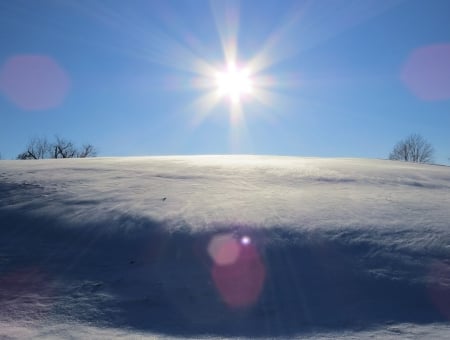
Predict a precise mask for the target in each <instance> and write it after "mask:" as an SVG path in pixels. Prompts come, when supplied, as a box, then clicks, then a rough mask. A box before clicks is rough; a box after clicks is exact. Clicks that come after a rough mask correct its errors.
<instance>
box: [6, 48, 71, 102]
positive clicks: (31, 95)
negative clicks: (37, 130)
mask: <svg viewBox="0 0 450 340" xmlns="http://www.w3.org/2000/svg"><path fill="white" fill-rule="evenodd" d="M69 87H70V81H69V77H68V76H67V74H66V72H65V71H64V70H63V69H62V67H61V66H59V65H58V63H57V62H56V61H55V60H53V59H52V58H50V57H47V56H44V55H16V56H13V57H11V58H9V59H8V60H7V61H6V62H5V64H4V65H3V66H2V68H1V69H0V90H1V91H2V92H3V93H4V95H5V96H6V97H7V98H9V100H11V101H12V102H13V103H14V104H15V105H17V106H18V107H19V108H21V109H23V110H27V111H38V110H46V109H51V108H55V107H58V106H60V105H61V104H62V102H63V101H64V98H65V97H66V95H67V92H68V90H69Z"/></svg>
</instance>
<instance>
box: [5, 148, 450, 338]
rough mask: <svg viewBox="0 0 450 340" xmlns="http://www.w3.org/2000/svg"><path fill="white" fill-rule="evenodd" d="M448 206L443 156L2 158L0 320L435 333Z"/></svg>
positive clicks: (136, 329) (102, 327)
mask: <svg viewBox="0 0 450 340" xmlns="http://www.w3.org/2000/svg"><path fill="white" fill-rule="evenodd" d="M449 207H450V169H449V168H448V167H444V166H430V165H417V164H408V163H401V162H391V161H381V160H356V159H314V158H294V157H263V156H191V157H151V158H104V159H101V158H99V159H83V160H46V161H1V162H0V223H1V227H0V305H1V308H0V326H1V328H0V329H1V330H0V334H3V335H6V336H18V337H21V336H42V337H48V336H49V335H55V334H58V335H60V336H79V337H85V336H87V335H86V334H89V336H94V337H111V336H123V334H122V333H121V332H124V331H125V332H126V334H128V335H133V334H134V335H137V334H139V335H140V336H145V335H152V336H160V337H164V336H169V337H176V336H179V337H186V336H190V337H205V336H208V337H215V336H218V337H224V336H226V337H228V336H230V337H274V336H280V337H293V336H305V335H306V336H315V335H317V336H318V335H320V334H322V336H324V334H328V335H330V334H331V335H330V336H331V337H336V336H343V337H344V336H345V334H350V333H348V332H353V333H351V334H354V333H355V332H356V333H357V334H359V335H358V336H359V337H361V336H369V335H370V334H372V335H373V334H379V335H380V334H381V333H377V332H385V333H382V334H381V335H380V336H392V335H402V334H403V335H404V334H407V332H408V331H410V330H411V329H413V330H414V329H415V330H417V328H419V329H421V331H420V332H421V333H420V332H419V333H420V334H422V335H424V334H427V336H433V337H439V336H441V337H443V338H444V337H445V334H447V335H448V332H449V327H448V326H449V320H450V307H449V306H450V228H449V227H450V209H449ZM58 325H59V326H58ZM61 325H63V326H61ZM64 325H65V326H64ZM55 327H56V328H55ZM58 327H59V328H58ZM89 327H91V328H89ZM108 330H109V332H108ZM27 332H28V333H27ZM105 332H106V333H105ZM83 334H84V335H83Z"/></svg>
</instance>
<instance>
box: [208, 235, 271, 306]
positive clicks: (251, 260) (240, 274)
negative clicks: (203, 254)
mask: <svg viewBox="0 0 450 340" xmlns="http://www.w3.org/2000/svg"><path fill="white" fill-rule="evenodd" d="M208 252H209V254H210V256H211V257H212V259H213V264H212V268H211V276H212V279H213V282H214V285H215V287H216V289H217V291H218V293H219V294H220V297H221V298H222V300H223V301H224V302H225V304H226V305H227V306H228V307H230V308H246V307H249V306H251V305H253V304H254V303H256V302H257V301H258V299H259V296H260V295H261V292H262V290H263V287H264V281H265V277H266V269H265V266H264V264H263V262H262V260H261V257H260V255H259V252H258V249H257V248H256V246H255V245H254V244H252V243H251V239H250V237H248V236H244V237H242V238H240V239H238V240H237V239H235V238H234V237H233V236H232V235H231V234H225V235H218V236H215V237H213V238H212V240H211V242H210V244H209V247H208Z"/></svg>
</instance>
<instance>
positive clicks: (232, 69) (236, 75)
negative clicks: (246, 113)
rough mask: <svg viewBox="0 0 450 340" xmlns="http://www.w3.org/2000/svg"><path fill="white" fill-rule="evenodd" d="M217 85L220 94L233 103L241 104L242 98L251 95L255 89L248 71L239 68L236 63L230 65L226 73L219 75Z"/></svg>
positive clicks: (219, 73)
mask: <svg viewBox="0 0 450 340" xmlns="http://www.w3.org/2000/svg"><path fill="white" fill-rule="evenodd" d="M216 85H217V90H218V91H219V94H220V95H221V96H226V97H228V98H229V99H230V100H231V102H233V103H236V102H239V101H240V100H241V97H243V96H245V95H248V94H250V93H251V92H252V89H253V81H252V79H251V77H250V72H249V71H248V69H245V68H242V69H241V68H238V67H237V66H236V64H234V63H230V64H228V66H227V69H226V70H225V71H223V72H218V73H217V75H216Z"/></svg>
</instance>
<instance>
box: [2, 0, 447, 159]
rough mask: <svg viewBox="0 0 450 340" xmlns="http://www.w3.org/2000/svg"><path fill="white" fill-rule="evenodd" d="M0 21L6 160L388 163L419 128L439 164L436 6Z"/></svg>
mask: <svg viewBox="0 0 450 340" xmlns="http://www.w3.org/2000/svg"><path fill="white" fill-rule="evenodd" d="M0 12H1V13H2V14H1V19H0V40H1V41H2V44H1V45H0V67H1V69H0V118H1V119H0V153H1V155H2V157H3V158H4V159H5V158H6V159H10V158H14V157H15V156H16V155H17V154H18V153H19V152H21V151H23V149H24V148H25V145H26V143H27V141H28V140H29V139H30V138H31V137H33V136H47V137H49V138H52V137H53V136H54V135H55V134H57V135H60V136H63V137H66V138H69V139H72V140H73V141H74V142H76V143H79V144H81V143H86V142H89V143H92V144H94V145H95V146H96V147H97V148H98V150H99V155H100V156H135V155H166V154H229V153H249V154H275V155H298V156H319V157H367V158H386V157H387V156H388V154H389V152H390V151H391V149H392V147H393V145H394V144H395V143H396V142H397V141H398V140H400V139H402V138H404V137H406V136H407V135H408V134H410V133H420V134H421V135H422V136H423V137H425V138H426V139H427V140H428V141H429V142H430V143H431V144H432V145H433V146H434V148H435V150H436V153H435V161H436V162H437V163H441V164H449V163H450V161H449V160H448V158H449V157H450V84H449V80H448V79H450V52H449V50H450V47H449V46H450V21H449V20H448V13H450V1H446V0H443V1H438V0H432V1H423V0H408V1H381V0H374V1H364V0H361V1H337V0H336V1H325V0H324V1H260V2H256V1H241V2H237V1H228V2H226V1H200V0H192V1H126V2H125V1H113V0H111V1H39V2H34V1H4V2H2V3H0ZM233 42H234V43H233ZM233 46H234V48H233ZM233 51H234V53H233ZM233 55H234V56H235V57H233ZM230 62H235V63H236V65H237V67H238V68H242V69H243V68H246V69H248V70H249V74H250V75H249V79H250V80H251V82H252V90H251V93H249V94H243V95H242V96H241V97H240V99H239V101H238V102H237V103H235V102H233V101H232V100H230V98H228V97H227V96H226V95H224V94H222V95H218V94H217V93H218V90H217V86H216V85H217V79H216V77H217V74H218V73H220V72H225V70H226V68H227V64H229V63H230ZM213 99H214V100H213Z"/></svg>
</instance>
